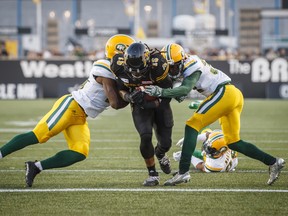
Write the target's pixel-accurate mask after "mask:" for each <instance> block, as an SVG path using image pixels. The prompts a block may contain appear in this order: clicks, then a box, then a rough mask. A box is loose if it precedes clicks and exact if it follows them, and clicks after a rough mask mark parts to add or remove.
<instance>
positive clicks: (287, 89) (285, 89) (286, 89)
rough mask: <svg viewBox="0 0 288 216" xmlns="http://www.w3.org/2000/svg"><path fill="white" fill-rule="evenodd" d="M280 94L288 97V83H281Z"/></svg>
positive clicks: (282, 96)
mask: <svg viewBox="0 0 288 216" xmlns="http://www.w3.org/2000/svg"><path fill="white" fill-rule="evenodd" d="M279 95H280V97H281V98H286V99H288V85H281V86H280V88H279Z"/></svg>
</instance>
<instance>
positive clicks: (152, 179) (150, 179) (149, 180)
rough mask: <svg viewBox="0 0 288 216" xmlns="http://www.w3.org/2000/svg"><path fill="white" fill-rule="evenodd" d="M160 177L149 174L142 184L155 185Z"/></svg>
mask: <svg viewBox="0 0 288 216" xmlns="http://www.w3.org/2000/svg"><path fill="white" fill-rule="evenodd" d="M159 182H160V177H159V176H149V177H148V178H147V179H146V180H145V181H144V182H143V186H157V185H159Z"/></svg>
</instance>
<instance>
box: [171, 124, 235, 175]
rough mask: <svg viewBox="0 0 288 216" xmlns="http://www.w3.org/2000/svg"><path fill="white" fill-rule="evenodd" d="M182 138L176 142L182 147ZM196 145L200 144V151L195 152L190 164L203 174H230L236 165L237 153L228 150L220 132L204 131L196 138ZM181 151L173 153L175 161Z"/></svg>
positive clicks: (178, 158) (177, 159)
mask: <svg viewBox="0 0 288 216" xmlns="http://www.w3.org/2000/svg"><path fill="white" fill-rule="evenodd" d="M183 141H184V138H182V139H180V140H179V141H178V142H177V144H176V145H177V146H179V147H182V145H183ZM197 143H201V144H202V149H201V151H200V150H195V151H194V152H193V155H192V158H191V164H192V165H193V166H194V167H195V168H196V169H197V170H200V171H203V172H232V171H234V170H235V168H236V166H237V165H238V158H237V152H235V151H233V150H231V149H229V148H228V146H227V145H226V143H225V141H224V137H223V133H222V131H221V130H214V131H212V130H211V129H209V128H207V129H204V130H203V132H202V133H201V134H199V135H198V137H197ZM180 157H181V151H178V152H174V153H173V158H174V160H175V161H180Z"/></svg>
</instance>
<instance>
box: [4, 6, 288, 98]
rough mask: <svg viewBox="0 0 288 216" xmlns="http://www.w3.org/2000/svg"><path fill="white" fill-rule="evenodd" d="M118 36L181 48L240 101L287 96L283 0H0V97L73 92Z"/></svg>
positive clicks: (287, 32)
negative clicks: (235, 90)
mask: <svg viewBox="0 0 288 216" xmlns="http://www.w3.org/2000/svg"><path fill="white" fill-rule="evenodd" d="M263 11H266V12H267V11H268V12H270V15H264V13H261V12H263ZM249 12H251V13H252V14H259V16H258V18H257V16H256V21H255V17H252V16H251V13H250V14H249ZM271 13H272V14H274V15H271ZM275 14H276V15H275ZM259 17H260V18H259ZM245 20H246V21H248V24H247V22H245ZM249 23H250V24H249ZM251 23H252V24H251ZM247 25H248V26H247ZM249 25H250V26H249ZM119 32H120V33H121V32H123V33H127V34H130V35H133V36H135V37H136V38H137V39H138V40H141V41H144V42H146V43H147V44H148V45H149V46H151V47H157V48H161V47H162V46H163V45H164V44H167V43H169V42H178V43H181V44H182V45H183V47H185V49H186V50H187V52H190V53H196V54H198V55H199V56H200V57H203V58H205V59H207V60H208V62H209V63H212V64H213V65H214V66H215V67H218V68H219V69H222V70H223V71H224V72H225V73H227V74H228V75H230V76H231V77H232V80H233V82H234V84H235V85H236V86H238V87H239V88H240V89H241V90H242V91H243V93H244V96H245V97H246V98H284V99H287V98H288V84H287V83H288V71H287V68H288V65H287V51H286V50H287V47H288V12H287V3H286V1H284V0H283V1H281V0H257V1H249V0H241V1H233V0H206V1H205V0H194V1H192V0H181V1H179V0H166V1H164V0H157V1H153V0H135V1H134V0H95V1H92V0H61V1H56V0H50V1H48V0H42V1H41V0H1V1H0V40H1V45H0V46H1V55H0V76H1V82H0V99H17V98H19V99H35V98H43V97H44V98H55V97H59V96H60V95H62V94H63V93H67V92H69V91H71V90H73V89H74V88H77V87H78V86H79V85H80V84H81V83H82V82H83V81H84V80H85V79H86V77H87V76H88V74H89V70H90V68H91V66H92V62H93V60H96V59H97V58H103V55H104V50H103V48H104V45H105V42H106V40H107V39H108V38H109V37H110V36H111V35H112V34H115V33H119ZM247 32H248V33H247ZM249 32H251V34H250V33H249ZM191 96H192V97H198V95H197V94H196V93H193V92H192V94H191Z"/></svg>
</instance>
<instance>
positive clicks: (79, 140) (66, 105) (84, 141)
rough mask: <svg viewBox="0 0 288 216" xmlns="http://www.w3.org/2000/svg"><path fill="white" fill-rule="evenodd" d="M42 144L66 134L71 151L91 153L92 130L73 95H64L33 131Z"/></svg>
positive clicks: (86, 154)
mask: <svg viewBox="0 0 288 216" xmlns="http://www.w3.org/2000/svg"><path fill="white" fill-rule="evenodd" d="M33 132H34V133H35V135H36V137H37V139H38V140H39V142H40V143H45V142H47V140H49V139H50V138H51V137H53V136H55V135H57V134H58V133H60V132H63V133H64V136H65V139H66V141H67V143H68V147H69V149H70V150H73V151H76V152H79V153H81V154H84V155H85V156H86V157H87V156H88V153H89V146H90V130H89V127H88V122H87V121H86V114H85V112H84V111H83V109H82V108H81V107H80V106H79V105H78V103H77V102H76V101H75V100H74V99H73V97H72V96H71V95H64V96H62V97H61V98H59V99H58V100H57V101H56V102H55V103H54V105H53V107H52V109H51V110H50V111H49V112H48V113H47V114H46V115H45V116H44V117H43V118H42V119H41V120H40V121H39V123H38V124H37V125H36V127H35V128H34V129H33Z"/></svg>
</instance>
